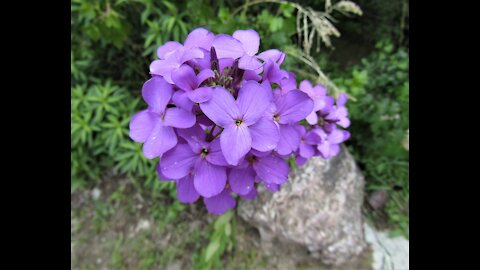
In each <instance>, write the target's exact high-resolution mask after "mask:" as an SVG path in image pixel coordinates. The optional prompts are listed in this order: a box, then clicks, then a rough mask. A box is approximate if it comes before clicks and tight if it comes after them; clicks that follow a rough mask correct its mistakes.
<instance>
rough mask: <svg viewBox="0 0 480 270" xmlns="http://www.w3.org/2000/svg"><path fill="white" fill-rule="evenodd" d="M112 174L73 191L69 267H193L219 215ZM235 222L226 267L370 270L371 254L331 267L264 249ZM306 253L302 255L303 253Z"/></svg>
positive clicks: (305, 257)
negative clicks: (95, 184) (232, 244)
mask: <svg viewBox="0 0 480 270" xmlns="http://www.w3.org/2000/svg"><path fill="white" fill-rule="evenodd" d="M169 200H171V199H169V198H162V197H158V196H157V197H156V196H152V195H151V194H150V193H149V192H148V191H146V190H142V189H139V188H135V185H134V183H133V182H132V181H129V180H128V179H127V178H124V177H120V176H114V175H110V176H107V177H106V179H105V180H104V181H102V182H101V184H100V185H99V186H96V187H93V188H90V189H86V190H82V191H77V192H75V193H72V199H71V255H72V260H71V269H79V270H86V269H102V270H103V269H167V270H179V269H194V262H195V259H196V258H197V257H198V256H199V253H200V251H201V250H202V249H203V248H204V247H205V246H206V245H207V244H208V241H209V240H208V237H209V232H210V230H211V227H212V226H211V223H212V222H214V221H215V217H214V216H212V215H210V214H208V213H207V212H206V210H205V209H204V207H203V206H202V205H201V204H194V205H186V206H183V205H181V206H179V207H180V208H179V209H177V210H176V211H172V210H168V209H169V208H172V207H171V206H170V207H165V204H174V203H175V202H173V201H169ZM176 205H178V203H177V204H176ZM235 218H236V221H237V222H236V224H237V226H236V229H237V232H236V241H237V244H236V245H235V247H234V248H233V250H232V251H230V252H228V254H224V255H225V256H224V257H222V258H224V265H225V268H226V269H319V270H353V269H355V270H370V269H371V266H370V265H371V257H370V252H366V253H365V255H364V256H362V257H361V258H360V259H359V260H358V261H357V262H356V263H355V264H353V265H349V266H345V267H342V268H329V267H327V266H325V265H322V264H321V262H320V261H318V260H316V259H313V258H312V257H310V256H308V253H307V252H306V251H305V252H304V253H302V252H303V251H301V252H300V253H298V252H297V253H296V254H300V255H297V256H295V257H293V256H291V255H290V254H289V252H290V251H291V249H292V248H293V249H296V250H297V251H298V250H300V248H299V247H298V248H297V247H292V246H290V247H288V248H281V247H280V246H279V248H278V249H275V251H274V252H273V253H272V251H267V250H266V249H264V248H263V245H262V243H261V241H260V237H259V234H258V231H257V230H256V229H255V228H253V227H251V226H249V225H248V224H247V223H245V222H244V221H242V220H241V219H240V218H239V217H237V216H236V217H235ZM302 254H303V255H302Z"/></svg>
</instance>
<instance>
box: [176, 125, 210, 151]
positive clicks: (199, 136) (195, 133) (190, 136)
mask: <svg viewBox="0 0 480 270" xmlns="http://www.w3.org/2000/svg"><path fill="white" fill-rule="evenodd" d="M177 135H178V136H180V137H181V138H183V139H185V141H187V143H188V145H189V146H190V149H192V151H193V152H194V153H197V154H200V152H201V151H202V148H204V147H205V146H206V145H207V142H205V137H206V134H205V131H204V130H203V129H202V128H201V127H200V125H194V126H193V127H191V128H186V129H178V130H177Z"/></svg>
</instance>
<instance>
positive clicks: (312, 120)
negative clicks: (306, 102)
mask: <svg viewBox="0 0 480 270" xmlns="http://www.w3.org/2000/svg"><path fill="white" fill-rule="evenodd" d="M305 119H306V120H307V122H308V123H309V124H310V125H316V124H317V123H318V115H317V112H316V111H312V112H311V113H310V114H309V115H308V116H307V117H306V118H305Z"/></svg>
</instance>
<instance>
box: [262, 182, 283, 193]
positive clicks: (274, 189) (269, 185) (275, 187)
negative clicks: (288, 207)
mask: <svg viewBox="0 0 480 270" xmlns="http://www.w3.org/2000/svg"><path fill="white" fill-rule="evenodd" d="M263 184H264V185H265V188H266V189H267V190H268V191H270V192H277V191H279V190H280V185H277V184H272V183H263Z"/></svg>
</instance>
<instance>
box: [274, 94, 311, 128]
mask: <svg viewBox="0 0 480 270" xmlns="http://www.w3.org/2000/svg"><path fill="white" fill-rule="evenodd" d="M275 104H276V105H277V110H278V114H279V118H278V123H280V124H290V123H295V122H298V121H300V120H302V119H304V118H305V117H307V116H308V115H309V114H310V113H311V112H312V110H313V100H312V99H311V98H310V97H309V96H308V95H307V94H305V93H304V92H301V91H299V90H292V91H290V92H288V93H287V94H286V95H284V96H280V97H279V98H277V99H276V100H275Z"/></svg>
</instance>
